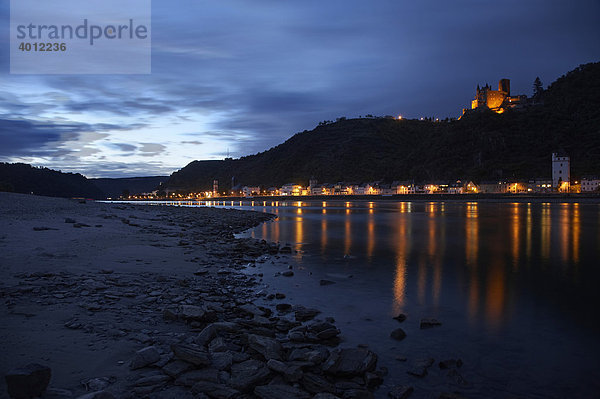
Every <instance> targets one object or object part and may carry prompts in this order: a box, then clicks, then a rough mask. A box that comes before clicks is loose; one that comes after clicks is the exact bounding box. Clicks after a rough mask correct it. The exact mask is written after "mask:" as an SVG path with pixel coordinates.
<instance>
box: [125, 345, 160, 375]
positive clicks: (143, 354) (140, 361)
mask: <svg viewBox="0 0 600 399" xmlns="http://www.w3.org/2000/svg"><path fill="white" fill-rule="evenodd" d="M159 360H160V353H158V350H156V348H155V347H154V346H148V347H146V348H144V349H140V350H139V351H137V352H136V353H135V356H134V357H133V359H132V360H131V363H130V364H129V368H130V369H132V370H137V369H141V368H142V367H146V366H150V365H151V364H154V363H156V362H158V361H159Z"/></svg>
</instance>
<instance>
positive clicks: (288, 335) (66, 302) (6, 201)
mask: <svg viewBox="0 0 600 399" xmlns="http://www.w3.org/2000/svg"><path fill="white" fill-rule="evenodd" d="M0 204H1V205H2V206H1V208H0V218H1V220H2V227H1V230H0V251H2V253H3V255H2V265H1V268H0V273H1V276H2V281H1V283H0V297H1V298H2V300H3V302H4V306H3V307H2V320H3V323H2V324H3V326H2V327H0V331H1V333H2V337H3V341H4V344H5V346H4V347H3V349H2V353H0V367H1V369H0V371H1V372H2V374H3V375H4V376H5V378H4V379H3V380H2V384H3V385H2V387H0V388H1V392H2V395H4V394H5V393H6V392H9V393H10V395H11V396H12V397H23V398H24V397H35V396H37V395H41V396H42V397H43V398H77V397H82V398H97V399H100V398H113V397H114V398H146V397H147V398H217V399H221V398H262V399H271V398H318V399H327V398H336V397H337V398H347V399H349V398H371V397H373V392H374V391H375V390H376V389H377V387H378V386H379V385H380V384H381V383H382V381H383V378H384V377H385V375H386V370H385V369H384V368H378V367H377V355H376V354H375V353H373V352H372V351H371V350H369V348H368V347H364V346H361V347H344V345H340V338H339V335H340V330H339V329H338V328H337V327H336V324H335V320H334V319H333V318H331V317H326V315H323V314H321V312H320V311H319V310H317V309H311V308H307V307H304V306H302V304H300V303H287V302H286V297H285V294H283V293H280V292H269V290H268V289H267V290H265V289H262V286H260V285H259V284H260V283H261V280H262V274H261V273H260V272H259V271H258V269H255V268H254V267H255V266H256V262H257V261H260V262H274V263H276V264H277V263H280V264H281V265H282V272H284V271H285V269H284V265H285V264H286V262H285V257H286V256H289V253H290V252H291V250H290V248H289V247H280V246H278V245H276V244H273V243H267V242H265V241H262V242H261V241H257V240H253V239H240V238H235V237H234V234H235V233H238V232H241V231H243V230H245V229H248V228H250V227H253V226H256V225H257V224H259V223H261V222H265V221H268V220H270V219H271V218H272V217H273V216H272V215H267V214H263V213H256V212H241V211H234V210H226V209H209V208H195V209H187V208H174V207H159V206H156V207H154V206H143V205H129V204H104V203H93V202H89V201H77V200H65V199H54V198H43V197H33V196H27V195H17V194H6V193H0ZM259 298H260V299H261V301H260V303H263V304H265V303H268V305H266V306H264V305H263V306H259V305H257V303H258V301H257V300H258V299H259ZM264 299H268V300H270V301H266V302H265V301H264ZM48 381H49V384H48ZM46 385H47V386H46ZM411 390H412V388H409V387H402V386H399V387H396V388H394V389H393V390H392V391H390V392H389V396H390V397H393V398H405V397H408V395H410V392H411ZM380 395H381V393H379V395H378V396H380ZM384 396H385V395H384Z"/></svg>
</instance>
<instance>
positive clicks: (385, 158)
mask: <svg viewBox="0 0 600 399" xmlns="http://www.w3.org/2000/svg"><path fill="white" fill-rule="evenodd" d="M599 93H600V63H591V64H586V65H582V66H580V67H578V68H576V69H575V70H573V71H571V72H569V73H567V74H566V75H563V76H562V77H560V78H559V79H557V80H556V81H555V82H554V83H552V84H551V85H550V86H549V87H548V88H547V89H546V90H545V91H544V92H543V93H542V95H541V96H539V97H540V98H538V102H537V103H536V104H533V105H529V106H528V107H526V108H525V109H518V110H508V111H507V112H505V113H503V114H496V113H494V112H492V111H489V110H487V111H480V110H476V111H470V112H467V114H465V115H464V116H463V117H462V118H461V119H460V120H452V121H449V122H447V121H444V122H434V121H421V120H406V119H402V120H396V119H386V118H368V119H366V118H363V119H348V120H339V121H338V122H335V123H328V124H322V125H320V126H318V127H316V128H315V129H314V130H312V131H304V132H302V133H298V134H296V135H294V136H293V137H291V138H290V139H288V140H287V141H286V142H284V143H282V144H280V145H278V146H276V147H273V148H271V149H269V150H268V151H265V152H262V153H258V154H256V155H251V156H246V157H242V158H240V159H235V160H233V159H230V160H223V161H194V162H192V163H190V164H188V165H187V166H186V167H184V168H183V169H181V170H179V171H177V172H175V173H173V174H172V175H171V177H170V179H169V181H168V182H167V184H166V186H167V187H168V188H170V189H181V190H212V182H213V179H217V180H219V185H220V187H221V188H222V189H227V188H228V187H230V184H231V179H232V177H235V184H243V185H263V186H281V185H282V184H285V183H288V182H297V183H302V184H307V182H308V180H309V179H310V178H315V179H317V180H318V181H320V182H338V181H347V182H366V181H373V180H388V181H391V180H416V181H423V180H434V179H435V180H438V179H458V178H462V179H473V180H476V181H481V180H487V179H497V178H534V177H549V176H550V174H551V168H550V159H551V153H552V152H555V151H557V150H559V149H560V150H564V151H566V152H567V153H568V154H569V155H570V156H571V165H572V166H571V167H572V175H573V176H575V177H577V176H581V175H582V174H600V163H599V162H598V159H600V94H599Z"/></svg>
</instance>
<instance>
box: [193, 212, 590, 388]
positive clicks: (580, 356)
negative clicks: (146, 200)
mask: <svg viewBox="0 0 600 399" xmlns="http://www.w3.org/2000/svg"><path fill="white" fill-rule="evenodd" d="M194 204H195V203H194ZM206 205H209V206H223V205H229V206H231V203H230V202H227V203H222V202H221V203H215V202H212V203H206ZM235 207H236V208H240V203H239V202H236V203H235ZM241 208H242V209H253V210H257V211H263V212H270V213H274V214H276V215H278V217H279V218H278V219H277V220H276V221H273V222H270V223H266V224H262V225H261V226H259V227H257V228H255V229H252V230H250V231H249V232H248V233H247V235H249V236H251V237H254V238H259V239H266V240H268V241H275V242H280V243H282V244H285V243H289V244H291V245H292V246H293V247H294V249H295V250H296V251H297V252H295V253H294V254H293V260H294V262H295V264H296V266H302V267H303V268H305V269H306V270H308V271H310V273H311V274H312V275H311V276H310V277H309V276H308V274H307V275H306V276H304V277H303V275H302V274H301V272H300V271H297V272H296V276H295V277H294V279H293V280H284V281H283V282H282V281H281V280H273V281H272V283H273V284H289V286H288V288H289V290H290V291H292V293H294V292H295V293H296V295H297V297H298V298H299V297H301V298H302V299H303V300H304V302H311V301H312V303H305V304H306V305H315V306H317V307H319V306H320V307H322V308H325V309H326V310H328V311H330V312H332V313H333V314H335V315H336V318H337V319H338V321H340V322H342V323H346V324H347V325H346V326H342V330H343V331H344V332H347V333H348V342H349V343H357V342H361V340H362V342H364V341H365V340H368V342H369V343H371V342H380V343H375V344H374V348H375V349H378V350H381V351H382V352H386V351H387V352H389V353H384V354H383V355H382V361H384V362H385V361H387V362H391V363H390V364H387V363H386V365H388V367H391V370H392V371H393V370H394V367H399V366H397V362H396V363H393V356H392V353H394V350H393V348H392V349H390V348H389V347H386V346H385V345H389V344H388V343H387V342H388V338H387V335H388V334H389V331H391V329H393V328H395V327H397V326H398V325H397V323H396V322H395V321H393V320H391V316H393V315H396V314H398V313H399V312H404V313H406V314H408V315H409V317H411V316H414V317H415V318H419V317H437V318H440V319H441V320H443V323H444V324H443V328H442V329H440V330H439V331H443V333H440V335H437V336H436V338H435V339H430V340H429V341H427V342H426V343H419V342H416V341H407V343H405V344H404V341H403V344H404V345H405V347H404V349H403V352H402V354H408V355H410V354H412V353H417V352H419V351H426V350H431V351H434V350H435V351H437V352H438V354H439V353H455V352H449V349H448V347H449V346H451V347H452V348H453V349H456V350H457V351H458V353H459V354H460V356H462V357H463V358H465V359H467V360H468V361H469V362H470V363H471V364H476V365H477V367H476V368H475V369H472V370H471V372H472V373H473V374H477V373H480V374H482V376H480V377H477V378H476V377H471V379H472V380H474V382H473V387H472V391H471V392H472V393H481V392H485V396H486V397H506V395H507V394H511V395H512V394H517V395H526V396H527V395H530V394H531V395H533V394H541V395H542V396H545V397H566V396H569V397H586V396H589V395H586V393H588V392H596V391H594V390H593V389H596V388H598V390H597V391H598V392H600V387H599V386H598V383H597V382H594V381H598V380H600V372H599V371H598V370H600V362H599V360H598V359H600V350H599V349H598V347H599V345H598V336H599V334H600V321H599V320H600V312H599V311H598V306H599V305H600V290H599V289H598V283H600V271H599V269H598V260H599V259H600V249H599V248H600V206H599V205H598V204H585V203H582V204H578V203H524V202H522V203H485V202H482V203H478V202H466V203H460V202H393V201H380V202H377V201H368V202H367V201H362V202H359V201H356V202H342V201H330V200H328V201H314V202H311V201H303V202H297V201H279V202H278V201H261V202H260V203H259V202H256V203H254V205H252V203H250V202H243V203H242V206H241ZM349 274H351V275H353V276H354V278H353V279H344V278H343V277H340V275H349ZM332 276H333V277H332ZM311 278H312V280H311ZM321 278H325V279H333V280H335V281H336V282H337V284H336V285H333V286H328V288H327V289H324V288H319V287H318V284H314V281H315V280H316V281H318V280H319V279H321ZM288 281H293V282H289V283H288ZM294 290H295V291H294ZM292 295H293V294H292ZM301 303H302V302H301ZM364 315H368V319H370V320H373V321H374V323H373V324H371V325H370V326H369V325H365V323H362V324H361V323H357V321H356V320H357V318H360V317H363V316H364ZM394 323H396V324H394ZM405 326H407V325H406V324H403V325H402V327H403V328H405ZM406 328H407V332H408V333H409V336H414V335H416V336H420V335H419V334H422V333H421V332H419V331H418V329H417V330H416V331H409V327H406ZM380 330H381V331H380ZM427 334H429V335H430V336H431V335H432V334H435V332H434V333H427ZM449 342H451V343H452V345H449ZM465 367H467V366H465ZM490 370H493V372H494V373H496V374H499V375H495V376H494V377H495V380H494V381H491V380H488V379H487V377H488V376H487V373H489V372H490ZM519 370H520V371H519ZM523 370H526V373H525V374H526V377H524V375H525V374H523ZM468 371H469V370H468V368H466V369H465V372H466V373H467V374H468ZM518 373H520V374H518ZM391 374H394V377H393V378H397V381H396V382H397V383H411V384H417V386H418V384H420V382H415V381H413V380H406V376H405V374H404V372H403V371H402V370H400V372H399V373H391ZM396 374H397V375H396ZM393 378H392V379H393ZM432 378H434V377H433V376H432V377H430V379H432ZM544 381H546V382H552V385H553V388H552V389H548V390H547V391H544V389H546V388H544V387H545V384H544ZM556 381H560V382H556ZM429 382H431V381H429ZM444 383H446V382H444ZM423 384H425V383H423ZM440 384H442V382H440ZM590 387H592V388H590ZM450 388H452V387H451V386H450V387H449V389H450ZM463 388H464V387H462V388H461V389H463ZM466 391H467V392H468V389H467V390H466ZM565 395H566V396H565Z"/></svg>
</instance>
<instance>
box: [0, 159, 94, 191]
mask: <svg viewBox="0 0 600 399" xmlns="http://www.w3.org/2000/svg"><path fill="white" fill-rule="evenodd" d="M0 191H11V192H15V193H24V194H36V195H45V196H48V197H85V198H96V199H97V198H104V197H105V195H104V193H103V192H102V190H100V189H99V188H98V187H96V186H95V185H94V184H93V183H92V182H90V181H89V180H87V179H86V178H85V176H82V175H80V174H79V173H62V172H59V171H56V170H51V169H47V168H36V167H33V166H31V165H27V164H23V163H13V164H10V163H0Z"/></svg>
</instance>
